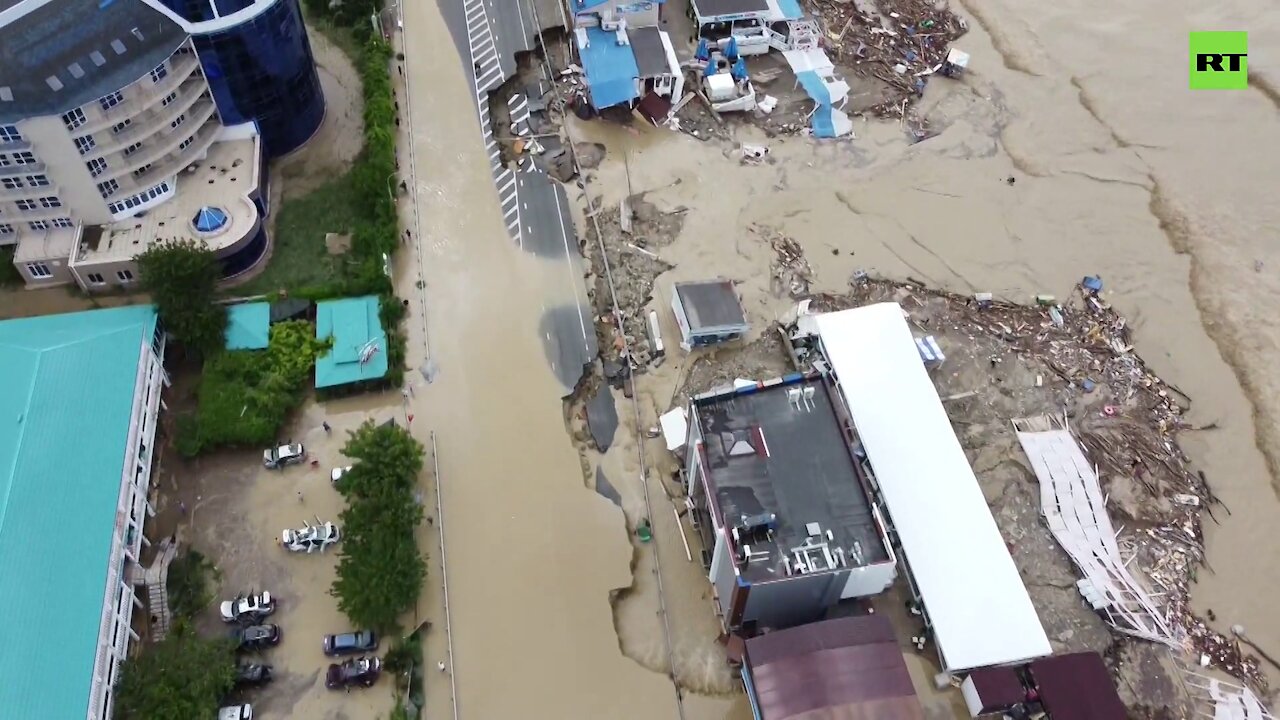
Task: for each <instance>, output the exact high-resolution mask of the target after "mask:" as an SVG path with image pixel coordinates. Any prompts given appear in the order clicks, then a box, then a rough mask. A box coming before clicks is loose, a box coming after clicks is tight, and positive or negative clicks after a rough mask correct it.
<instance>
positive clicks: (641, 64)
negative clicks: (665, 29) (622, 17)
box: [627, 27, 671, 78]
mask: <svg viewBox="0 0 1280 720" xmlns="http://www.w3.org/2000/svg"><path fill="white" fill-rule="evenodd" d="M659 33H660V31H659V30H658V28H656V27H642V28H636V29H635V30H628V31H627V38H628V40H630V42H631V52H633V53H634V54H635V56H636V67H637V68H638V69H639V70H640V77H642V78H649V77H656V76H658V75H666V74H668V73H670V72H671V66H670V65H668V64H667V50H666V48H664V47H663V46H662V36H661V35H660V34H659Z"/></svg>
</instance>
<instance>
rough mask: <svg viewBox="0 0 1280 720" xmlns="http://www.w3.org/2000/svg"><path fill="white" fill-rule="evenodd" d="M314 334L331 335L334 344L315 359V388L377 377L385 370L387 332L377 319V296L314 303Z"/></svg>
mask: <svg viewBox="0 0 1280 720" xmlns="http://www.w3.org/2000/svg"><path fill="white" fill-rule="evenodd" d="M316 337H317V338H320V339H321V340H323V339H325V338H333V348H332V349H331V350H330V351H329V352H328V353H326V354H325V355H324V356H323V357H321V358H319V359H318V360H316V387H317V388H325V387H333V386H334V385H347V384H350V383H354V382H360V381H361V380H376V379H377V378H380V377H383V376H384V375H386V374H387V334H386V333H385V332H383V331H382V321H381V320H379V319H378V298H377V297H375V296H373V295H365V296H364V297H357V298H343V299H341V300H326V301H324V302H320V303H317V304H316ZM361 356H364V362H361V361H360V359H361Z"/></svg>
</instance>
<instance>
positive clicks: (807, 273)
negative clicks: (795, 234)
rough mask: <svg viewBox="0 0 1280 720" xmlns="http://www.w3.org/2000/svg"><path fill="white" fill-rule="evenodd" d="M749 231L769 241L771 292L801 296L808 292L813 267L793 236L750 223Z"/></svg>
mask: <svg viewBox="0 0 1280 720" xmlns="http://www.w3.org/2000/svg"><path fill="white" fill-rule="evenodd" d="M751 232H752V233H753V234H755V235H757V236H759V237H761V238H763V239H765V240H767V241H768V242H769V246H770V247H772V248H773V262H772V263H770V264H769V274H770V276H771V278H772V280H771V286H772V288H773V294H774V295H775V296H777V297H782V296H783V295H790V296H791V297H792V298H801V297H804V296H806V295H808V294H809V285H810V284H811V283H812V282H813V268H812V267H811V266H810V265H809V261H808V260H807V259H805V256H804V248H802V247H800V243H798V242H796V241H795V239H794V238H791V237H787V236H786V235H783V234H782V233H780V232H778V231H777V230H774V229H773V228H768V227H763V226H761V225H752V226H751Z"/></svg>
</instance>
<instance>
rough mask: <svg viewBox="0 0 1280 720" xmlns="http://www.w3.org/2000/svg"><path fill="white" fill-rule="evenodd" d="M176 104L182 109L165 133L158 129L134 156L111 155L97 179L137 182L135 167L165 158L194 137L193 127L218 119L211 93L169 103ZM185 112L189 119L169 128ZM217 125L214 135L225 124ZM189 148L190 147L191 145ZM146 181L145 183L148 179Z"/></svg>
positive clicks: (172, 119) (177, 112) (171, 119)
mask: <svg viewBox="0 0 1280 720" xmlns="http://www.w3.org/2000/svg"><path fill="white" fill-rule="evenodd" d="M184 105H185V108H182V106H184ZM174 107H179V108H182V109H179V110H178V111H175V112H174V113H173V115H172V117H171V118H169V119H168V120H166V121H165V125H164V131H163V132H157V133H155V134H154V135H152V136H151V139H150V140H149V141H148V142H147V144H146V145H144V146H143V147H142V149H141V150H139V151H137V152H135V153H133V154H132V155H129V156H125V155H124V154H123V153H120V154H118V155H115V156H113V157H111V158H110V159H109V160H108V161H107V170H106V172H104V173H102V174H101V175H99V176H98V177H97V181H98V182H106V181H107V180H117V181H120V186H121V187H122V188H123V187H124V185H125V182H124V181H125V180H128V181H129V184H130V185H132V184H134V181H133V179H131V174H132V173H133V172H134V171H135V170H137V169H139V168H141V167H144V166H146V165H152V164H154V163H155V162H156V161H158V160H162V159H163V158H164V157H165V156H166V155H168V154H169V153H172V152H174V151H176V150H177V149H178V145H180V144H181V143H182V141H183V140H186V139H187V138H189V137H191V134H192V132H193V129H195V128H200V131H201V132H204V131H205V128H204V127H203V126H204V125H205V124H206V123H207V122H208V121H209V119H210V118H216V112H215V111H216V108H215V107H214V104H213V100H212V99H210V98H209V97H208V96H207V95H205V96H201V97H200V98H198V101H192V102H191V103H190V104H186V103H184V102H182V101H179V102H176V103H174V104H173V105H170V106H169V108H174ZM169 108H166V109H169ZM184 114H185V115H186V120H185V121H184V122H183V123H182V124H181V125H179V126H178V127H176V128H170V127H169V125H170V123H172V122H173V121H174V120H175V119H177V118H178V116H180V115H184ZM214 125H215V127H214V129H213V134H214V135H216V134H217V131H218V129H220V127H221V126H220V125H219V124H218V123H217V122H216V121H215V122H214ZM205 147H206V148H207V147H208V146H207V145H206V146H205ZM187 149H188V150H189V149H190V148H187ZM148 174H149V173H148ZM144 177H145V175H144ZM142 182H145V180H143V181H142Z"/></svg>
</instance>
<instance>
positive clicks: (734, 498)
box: [694, 376, 889, 581]
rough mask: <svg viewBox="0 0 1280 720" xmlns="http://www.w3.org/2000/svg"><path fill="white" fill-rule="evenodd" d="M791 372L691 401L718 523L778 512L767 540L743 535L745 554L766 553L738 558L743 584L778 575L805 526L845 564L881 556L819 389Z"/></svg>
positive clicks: (826, 397) (804, 537)
mask: <svg viewBox="0 0 1280 720" xmlns="http://www.w3.org/2000/svg"><path fill="white" fill-rule="evenodd" d="M796 378H797V379H795V380H792V381H791V382H784V383H783V384H778V385H774V386H768V387H764V388H760V389H754V388H753V389H752V390H751V391H740V392H739V393H738V394H724V395H719V396H714V397H704V398H697V399H695V400H694V404H695V406H696V408H697V415H698V422H699V423H700V425H699V427H700V428H701V430H702V434H703V449H704V451H705V452H706V457H707V467H708V475H709V476H710V477H709V480H708V488H709V489H711V490H713V491H714V497H715V500H714V502H715V503H716V504H717V505H718V506H719V508H720V515H721V517H722V518H723V519H724V524H725V527H726V528H730V529H731V528H734V527H739V526H743V525H753V524H754V522H753V521H751V520H749V519H757V518H760V517H761V516H767V515H768V514H773V515H776V521H775V527H774V530H773V532H772V533H771V537H770V536H769V534H766V533H762V532H754V533H752V536H751V539H750V540H744V541H743V542H744V544H747V545H750V546H751V551H752V553H753V554H755V553H759V552H767V553H768V555H769V557H768V558H764V557H761V558H760V559H759V560H757V561H755V562H746V563H742V562H739V563H738V566H739V568H740V570H741V572H742V576H743V577H744V578H745V579H747V580H748V581H764V580H774V579H780V578H783V577H786V564H785V563H784V558H785V559H786V561H788V562H790V561H792V560H794V557H795V556H794V553H793V550H794V549H796V548H799V547H801V546H803V545H805V544H806V542H807V541H809V540H810V531H809V528H808V525H809V524H811V523H816V525H817V527H818V529H819V536H820V537H816V538H813V541H814V542H818V543H822V542H825V543H827V545H828V546H829V549H830V550H831V552H832V553H836V554H838V552H839V551H838V550H837V549H838V548H842V549H843V552H844V554H845V557H846V559H847V563H848V566H850V567H857V566H860V565H868V564H871V563H876V562H883V561H886V560H888V559H889V555H888V551H887V550H886V549H885V547H884V545H883V543H882V542H881V539H880V531H879V528H878V526H877V525H876V523H875V520H874V519H873V517H872V514H871V508H870V505H869V503H868V501H867V495H866V493H865V491H864V489H863V486H862V483H861V481H860V480H859V477H858V475H857V470H856V468H855V467H854V464H853V459H852V456H851V455H850V452H849V447H848V445H847V444H846V442H845V439H844V436H843V434H842V433H841V430H840V423H839V419H838V418H837V416H836V410H835V407H834V406H833V405H832V402H831V396H830V394H829V391H828V389H827V387H826V385H825V384H824V382H823V381H822V380H821V379H815V380H805V379H800V378H799V376H796ZM744 521H745V522H744ZM828 531H830V532H831V533H832V535H833V539H832V540H829V541H828V540H827V538H826V533H827V532H828ZM855 543H856V544H857V545H856V548H857V549H856V550H855ZM859 552H860V553H861V561H860V562H859V561H858V560H857V558H856V556H857V555H858V553H859ZM819 569H820V570H821V569H827V568H825V567H820V568H819Z"/></svg>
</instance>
